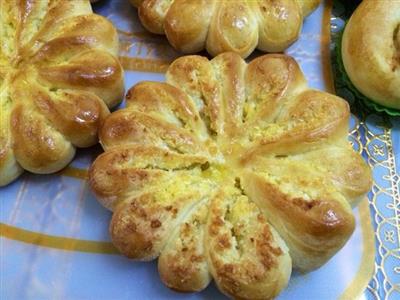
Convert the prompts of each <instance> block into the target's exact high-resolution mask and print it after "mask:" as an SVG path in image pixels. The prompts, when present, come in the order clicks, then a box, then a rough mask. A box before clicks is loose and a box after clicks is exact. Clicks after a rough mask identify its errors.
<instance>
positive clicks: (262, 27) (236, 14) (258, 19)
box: [131, 0, 320, 58]
mask: <svg viewBox="0 0 400 300" xmlns="http://www.w3.org/2000/svg"><path fill="white" fill-rule="evenodd" d="M131 3H132V4H133V5H134V6H136V7H137V8H138V11H139V18H140V20H141V22H142V24H143V26H144V27H146V29H148V30H149V31H151V32H153V33H156V34H165V35H166V36H167V38H168V41H169V42H170V44H171V45H172V46H173V47H174V48H175V49H177V50H179V51H182V52H184V53H195V52H198V51H201V50H203V49H207V51H208V52H209V53H210V54H211V55H212V56H216V55H218V54H220V53H223V52H227V51H234V52H236V53H238V54H240V55H241V56H242V57H244V58H245V57H247V56H248V55H250V53H251V52H253V50H254V49H255V48H257V49H259V50H261V51H265V52H282V51H283V50H285V49H286V48H287V47H289V46H290V45H291V44H292V43H293V42H295V41H296V40H297V38H298V36H299V34H300V31H301V27H302V23H303V19H304V18H305V17H306V16H307V15H308V14H310V13H311V12H312V11H313V10H314V9H315V8H316V7H317V6H318V5H319V3H320V0H279V1H270V0H257V1H254V0H250V1H249V0H235V1H230V0H218V1H217V0H196V1H190V0H131Z"/></svg>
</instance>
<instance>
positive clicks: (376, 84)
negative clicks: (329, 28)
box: [342, 0, 400, 109]
mask: <svg viewBox="0 0 400 300" xmlns="http://www.w3.org/2000/svg"><path fill="white" fill-rule="evenodd" d="M372 24H373V25H372ZM399 28H400V2H399V1H396V0H385V1H374V0H365V1H363V2H362V3H361V4H360V5H359V7H358V8H357V9H356V11H355V12H354V14H353V15H352V16H351V18H350V20H349V22H348V24H347V26H346V28H345V31H344V34H343V40H342V57H343V64H344V67H345V69H346V72H347V74H348V75H349V77H350V80H351V82H352V83H353V84H354V86H355V87H356V88H357V89H358V90H359V91H360V92H361V93H363V94H364V95H365V96H367V97H368V98H370V99H372V100H373V101H376V102H377V103H379V104H382V105H384V106H387V107H391V108H396V109H400V89H399V86H400V30H399ZM366 58H368V59H366Z"/></svg>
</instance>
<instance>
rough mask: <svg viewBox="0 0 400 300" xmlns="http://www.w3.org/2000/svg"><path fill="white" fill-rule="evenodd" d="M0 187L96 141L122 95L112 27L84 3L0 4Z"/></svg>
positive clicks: (58, 163)
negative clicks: (105, 120) (101, 127)
mask: <svg viewBox="0 0 400 300" xmlns="http://www.w3.org/2000/svg"><path fill="white" fill-rule="evenodd" d="M0 12H1V15H0V34H1V43H0V104H1V118H0V186H2V185H6V184H8V183H9V182H11V181H13V180H14V179H15V178H17V177H18V176H19V175H20V174H21V173H22V171H23V169H26V170H29V171H31V172H34V173H52V172H55V171H58V170H60V169H62V168H63V167H64V166H65V165H67V164H68V163H69V162H70V161H71V160H72V158H73V156H74V153H75V147H88V146H91V145H93V144H95V143H96V142H97V130H98V127H99V125H100V124H101V122H102V120H103V119H104V117H105V116H106V115H107V114H108V113H109V110H108V107H112V106H115V105H116V104H118V103H119V102H120V101H121V100H122V98H123V93H124V84H123V70H122V67H121V65H120V63H119V62H118V59H117V54H118V36H117V33H116V30H115V28H114V27H113V25H112V24H111V23H110V22H109V21H107V20H106V19H105V18H103V17H101V16H99V15H96V14H93V13H92V9H91V6H90V2H89V1H88V0H82V1H64V0H50V1H16V0H2V1H0Z"/></svg>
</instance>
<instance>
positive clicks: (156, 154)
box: [89, 53, 371, 299]
mask: <svg viewBox="0 0 400 300" xmlns="http://www.w3.org/2000/svg"><path fill="white" fill-rule="evenodd" d="M166 78H167V83H159V82H141V83H138V84H137V85H135V86H134V87H132V88H131V89H130V90H129V92H128V94H127V103H126V105H127V107H126V108H125V109H122V110H119V111H116V112H114V113H112V114H111V115H110V116H109V117H108V118H107V119H106V121H105V122H104V125H103V126H102V129H101V131H100V141H101V144H102V145H103V148H104V149H105V153H103V154H101V155H100V156H99V157H98V158H97V159H96V161H95V162H94V164H93V165H92V167H91V169H90V172H89V173H90V185H91V187H92V189H93V191H94V192H95V194H96V196H97V198H98V199H99V201H100V202H101V203H102V204H103V205H104V206H105V207H107V208H108V209H111V210H112V211H113V216H112V219H111V223H110V234H111V237H112V241H113V243H114V245H115V246H116V247H117V248H118V249H119V250H120V251H121V252H122V253H123V254H124V255H126V256H127V257H130V258H133V259H137V260H151V259H154V258H156V257H159V260H158V267H159V272H160V276H161V279H162V280H163V282H164V283H165V284H166V285H167V286H168V287H170V288H172V289H174V290H178V291H185V292H188V291H199V290H202V289H204V288H205V287H206V286H207V285H208V283H209V282H210V280H211V279H212V278H213V279H214V280H215V282H216V283H217V285H218V287H219V289H220V290H221V291H222V292H223V293H225V294H227V295H229V296H231V297H234V298H238V299H269V298H272V297H275V296H276V295H277V294H278V293H279V292H280V291H281V290H282V289H283V288H284V287H285V286H286V284H287V282H288V280H289V277H290V274H291V270H292V265H293V266H294V267H296V268H298V269H300V270H301V271H310V270H313V269H315V268H318V267H319V266H321V265H323V264H324V263H325V262H326V261H327V260H328V259H329V258H331V257H332V256H333V255H334V254H335V253H336V252H337V251H338V250H339V249H340V248H341V247H342V246H343V245H344V244H345V243H346V241H347V240H348V238H349V237H350V235H351V233H352V232H353V229H354V217H353V215H352V211H351V206H352V205H355V204H356V202H357V201H359V200H360V198H361V197H363V196H364V195H365V193H366V192H367V191H368V190H369V188H370V186H371V174H370V170H369V168H368V166H367V165H366V164H365V163H364V161H363V160H362V158H361V156H360V155H359V154H358V153H356V152H354V151H353V150H352V148H351V146H350V145H349V143H348V141H347V134H348V122H349V107H348V104H347V102H346V101H344V100H342V99H341V98H338V97H336V96H334V95H330V94H327V93H325V92H321V91H317V90H312V89H310V88H308V87H307V84H306V81H305V79H304V77H303V74H302V72H301V71H300V69H299V66H298V65H297V63H296V62H295V60H294V59H292V58H291V57H289V56H285V55H279V54H276V55H273V54H270V55H264V56H261V57H259V58H257V59H254V60H253V61H252V62H251V63H250V64H248V65H247V64H246V63H245V61H244V60H243V59H242V58H241V57H240V56H239V55H238V54H235V53H224V54H221V55H218V56H217V57H215V58H214V59H212V60H211V61H209V60H208V59H207V58H205V57H201V56H184V57H181V58H179V59H177V60H175V61H174V62H173V63H172V64H171V65H170V67H169V69H168V71H167V74H166ZM338 162H340V163H338Z"/></svg>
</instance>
